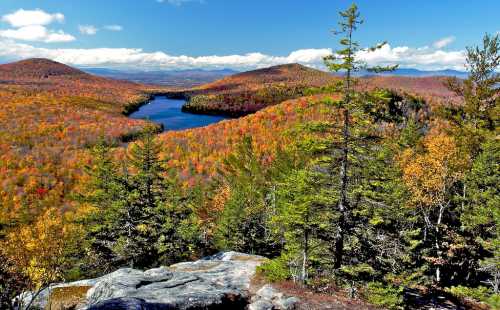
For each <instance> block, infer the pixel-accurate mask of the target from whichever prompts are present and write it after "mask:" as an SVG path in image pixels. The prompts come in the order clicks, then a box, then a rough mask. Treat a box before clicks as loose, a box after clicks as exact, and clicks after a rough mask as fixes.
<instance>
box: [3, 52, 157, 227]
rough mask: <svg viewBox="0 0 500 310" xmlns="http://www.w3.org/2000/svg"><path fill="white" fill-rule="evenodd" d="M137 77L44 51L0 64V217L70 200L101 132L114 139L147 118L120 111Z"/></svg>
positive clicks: (24, 216)
mask: <svg viewBox="0 0 500 310" xmlns="http://www.w3.org/2000/svg"><path fill="white" fill-rule="evenodd" d="M148 91H149V89H148V88H147V87H145V86H143V85H140V84H136V83H131V82H124V81H118V80H112V79H105V78H102V77H97V76H93V75H90V74H87V73H84V72H83V71H80V70H78V69H75V68H72V67H69V66H66V65H64V64H61V63H57V62H54V61H51V60H46V59H29V60H24V61H20V62H15V63H11V64H5V65H0V102H1V103H2V109H1V110H0V175H1V176H2V178H1V184H2V186H1V187H0V206H1V208H0V225H4V224H6V223H10V222H17V221H29V220H30V219H31V218H32V217H33V216H36V215H37V214H38V212H40V210H44V209H45V208H46V207H49V206H54V205H60V206H64V207H65V208H69V209H71V208H70V204H69V202H68V201H69V200H68V198H67V195H68V193H70V192H72V191H73V190H74V188H75V186H76V184H77V183H78V182H79V180H80V178H81V177H82V167H83V166H84V165H85V164H86V163H87V162H88V161H89V159H90V154H89V152H88V147H89V146H92V145H93V144H95V142H96V141H97V140H98V139H100V138H103V139H105V140H106V141H108V142H109V143H114V144H116V143H120V141H122V140H126V139H128V138H129V137H131V136H133V135H134V134H136V133H137V132H139V131H141V130H142V129H143V128H144V126H146V125H147V122H146V121H142V120H133V119H130V118H127V117H126V116H124V115H123V112H124V110H126V109H127V107H129V106H130V105H131V104H135V103H137V102H141V101H144V100H146V99H147V98H148Z"/></svg>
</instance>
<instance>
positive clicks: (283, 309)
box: [248, 284, 299, 310]
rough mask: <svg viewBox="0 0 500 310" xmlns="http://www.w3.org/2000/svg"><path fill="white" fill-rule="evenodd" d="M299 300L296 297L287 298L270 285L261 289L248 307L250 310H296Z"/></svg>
mask: <svg viewBox="0 0 500 310" xmlns="http://www.w3.org/2000/svg"><path fill="white" fill-rule="evenodd" d="M298 303H299V299H298V298H296V297H285V296H284V295H283V294H282V293H280V292H279V291H277V290H276V289H275V288H273V287H272V286H271V285H270V284H266V285H264V286H263V287H261V288H260V289H259V290H258V291H257V293H255V295H254V296H252V298H251V303H250V304H249V305H248V309H249V310H264V309H269V310H293V309H296V307H297V305H298Z"/></svg>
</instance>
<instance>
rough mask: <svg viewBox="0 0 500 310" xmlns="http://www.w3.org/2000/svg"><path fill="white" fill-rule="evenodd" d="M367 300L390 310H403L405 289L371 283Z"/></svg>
mask: <svg viewBox="0 0 500 310" xmlns="http://www.w3.org/2000/svg"><path fill="white" fill-rule="evenodd" d="M366 299H367V300H368V302H370V303H371V304H373V305H376V306H380V307H384V308H388V309H403V287H396V286H392V285H384V284H383V283H380V282H370V283H369V284H368V288H367V292H366Z"/></svg>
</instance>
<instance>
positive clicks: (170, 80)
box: [81, 68, 468, 87]
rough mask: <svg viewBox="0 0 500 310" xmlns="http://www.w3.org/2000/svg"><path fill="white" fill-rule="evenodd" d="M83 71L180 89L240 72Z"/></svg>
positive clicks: (411, 72) (412, 72) (422, 73)
mask: <svg viewBox="0 0 500 310" xmlns="http://www.w3.org/2000/svg"><path fill="white" fill-rule="evenodd" d="M81 69H82V70H83V71H85V72H88V73H91V74H95V75H100V76H104V77H108V78H114V79H120V80H128V81H132V82H137V83H143V84H157V85H166V86H178V87H194V86H198V85H202V84H206V83H210V82H213V81H216V80H219V79H221V78H223V77H226V76H229V75H233V74H237V73H239V71H236V70H232V69H220V70H203V69H191V70H171V71H170V70H169V71H167V70H164V71H162V70H156V71H140V70H121V69H107V68H81ZM357 75H358V76H375V75H378V76H408V77H430V76H452V77H457V78H462V79H465V78H467V75H468V74H467V72H463V71H457V70H438V71H426V70H418V69H410V68H400V69H397V70H395V71H392V72H386V73H378V74H376V73H372V72H368V71H361V72H358V73H357Z"/></svg>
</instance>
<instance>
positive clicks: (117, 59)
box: [0, 40, 465, 70]
mask: <svg viewBox="0 0 500 310" xmlns="http://www.w3.org/2000/svg"><path fill="white" fill-rule="evenodd" d="M330 53H331V50H330V49H328V48H322V49H301V50H296V51H293V52H291V53H290V54H289V55H286V56H273V55H266V54H263V53H247V54H243V55H226V56H218V55H210V56H199V57H192V56H186V55H181V56H173V55H169V54H166V53H164V52H145V51H144V50H142V49H135V48H91V49H51V48H38V47H34V46H31V45H29V44H21V43H18V42H14V41H12V40H0V58H1V59H8V60H17V59H24V58H31V57H42V58H50V59H53V60H56V61H59V62H62V63H66V64H70V65H76V66H92V67H120V68H137V69H150V70H157V69H163V70H174V69H190V68H204V69H220V68H232V69H239V70H247V69H255V68H263V67H268V66H273V65H278V64H285V63H293V62H297V63H301V64H304V65H307V66H310V67H315V68H323V64H322V62H323V57H324V56H326V55H329V54H330ZM356 56H357V58H358V59H360V60H363V61H366V62H367V63H368V64H369V65H386V64H399V65H400V67H402V68H417V69H424V70H439V69H457V70H463V69H464V62H465V55H464V52H463V51H443V50H435V49H432V48H429V47H423V48H411V47H406V46H402V47H394V48H393V47H391V46H390V45H385V46H384V47H383V48H381V49H379V50H377V51H375V52H360V53H358V54H357V55H356Z"/></svg>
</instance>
